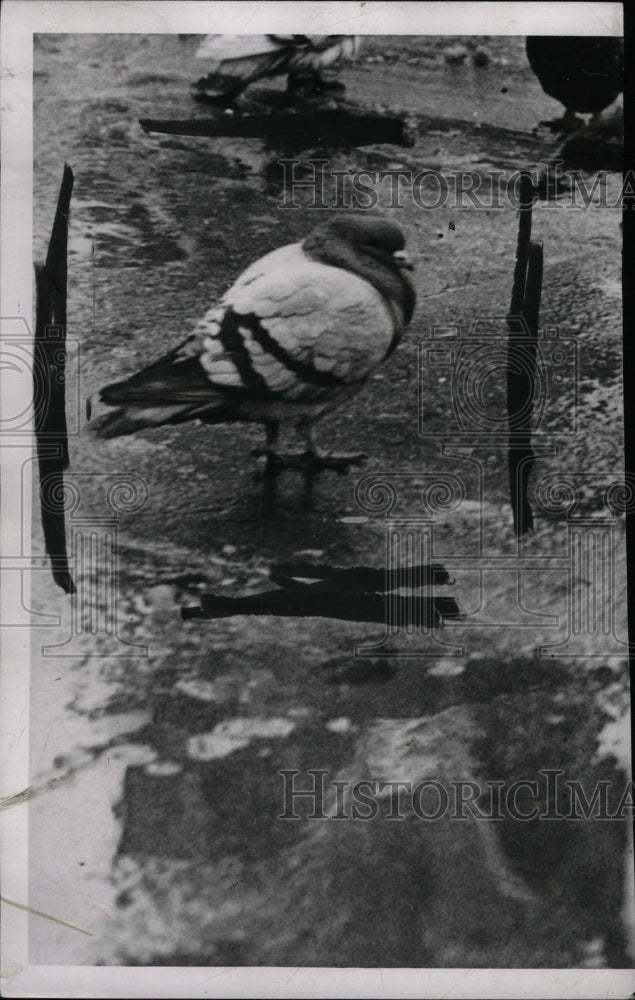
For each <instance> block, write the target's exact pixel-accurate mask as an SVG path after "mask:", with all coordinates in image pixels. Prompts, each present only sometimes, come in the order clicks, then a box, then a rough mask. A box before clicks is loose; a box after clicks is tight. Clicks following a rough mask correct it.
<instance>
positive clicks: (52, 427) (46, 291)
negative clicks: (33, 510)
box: [33, 163, 76, 594]
mask: <svg viewBox="0 0 635 1000" xmlns="http://www.w3.org/2000/svg"><path fill="white" fill-rule="evenodd" d="M73 181H74V177H73V171H72V170H71V168H70V167H69V165H68V164H67V163H66V164H64V175H63V178H62V184H61V187H60V193H59V197H58V201H57V209H56V212H55V219H54V221H53V230H52V233H51V239H50V242H49V247H48V253H47V255H46V263H45V264H36V265H35V283H36V319H35V340H34V347H33V380H34V384H33V395H34V410H35V438H36V444H37V456H38V469H39V476H40V509H41V514H42V528H43V530H44V544H45V546H46V552H47V554H48V556H49V558H50V560H51V569H52V572H53V579H54V580H55V582H56V583H57V585H58V586H59V587H61V588H62V590H63V591H64V592H65V593H66V594H74V593H75V589H76V588H75V584H74V582H73V578H72V576H71V572H70V568H69V565H68V554H67V551H66V526H65V521H64V470H65V469H67V468H68V464H69V460H68V434H67V428H66V386H65V378H66V375H65V372H66V290H67V274H68V271H67V247H68V217H69V210H70V201H71V194H72V191H73Z"/></svg>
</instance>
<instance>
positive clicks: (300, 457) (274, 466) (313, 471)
mask: <svg viewBox="0 0 635 1000" xmlns="http://www.w3.org/2000/svg"><path fill="white" fill-rule="evenodd" d="M252 454H253V455H255V456H256V457H257V458H262V457H264V458H266V459H267V464H266V467H265V476H277V475H278V473H280V472H284V471H285V470H287V469H297V471H298V472H303V473H304V475H305V476H308V477H313V476H319V475H320V473H322V472H325V471H327V470H329V471H332V472H338V473H340V475H343V474H344V473H346V472H348V471H349V469H351V467H352V466H356V465H363V464H364V462H365V461H366V458H367V457H368V456H367V455H365V454H363V453H361V452H360V453H358V454H353V455H333V454H327V455H323V454H321V453H319V452H317V451H312V450H310V449H308V450H307V451H301V452H294V453H288V454H279V453H278V452H276V451H273V450H272V449H271V448H257V449H255V450H254V451H253V452H252Z"/></svg>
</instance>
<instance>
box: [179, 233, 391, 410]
mask: <svg viewBox="0 0 635 1000" xmlns="http://www.w3.org/2000/svg"><path fill="white" fill-rule="evenodd" d="M398 326H399V318H398V317H396V316H395V314H394V312H393V311H392V310H391V309H390V307H389V306H388V304H387V303H386V301H385V300H384V299H383V297H382V296H381V295H380V293H379V292H378V291H376V289H375V288H373V286H372V285H370V284H369V283H368V282H367V281H364V280H363V279H362V278H359V277H357V276H356V275H354V274H352V273H350V272H349V271H345V270H343V269H341V268H337V267H331V266H328V265H325V264H321V263H318V262H316V261H311V260H310V259H309V258H307V257H306V255H305V254H304V252H303V250H302V247H301V245H300V244H293V245H291V246H287V247H282V248H281V249H280V250H276V251H274V252H273V253H271V254H268V255H267V256H266V257H263V258H262V259H261V260H259V261H257V262H256V263H255V264H253V265H252V266H251V267H250V268H248V269H247V270H246V271H245V272H244V273H243V275H242V276H241V277H240V278H239V279H238V281H237V282H236V283H235V284H234V285H233V287H232V288H231V289H230V290H229V292H228V293H227V294H226V295H225V297H224V299H223V300H222V302H221V303H220V304H219V306H218V307H216V308H215V309H212V310H210V311H209V313H207V314H206V316H205V317H204V318H203V319H202V320H201V321H200V322H199V324H198V326H197V329H196V332H195V337H196V338H197V344H198V351H199V360H200V363H201V365H202V367H203V368H204V369H205V371H206V373H207V376H208V378H209V381H210V383H211V384H212V385H213V386H218V387H219V388H220V387H225V388H228V387H233V388H234V389H235V390H240V389H242V390H243V391H244V392H246V393H247V394H248V395H249V396H250V397H251V398H255V397H258V398H260V399H263V398H277V399H282V400H287V401H289V402H320V401H324V400H328V399H329V398H332V397H334V396H336V395H338V394H339V393H340V392H341V391H343V390H345V389H347V388H351V387H353V386H354V385H356V384H358V383H362V382H363V381H364V380H365V379H366V378H367V377H368V375H369V374H370V373H371V372H372V371H373V369H374V368H376V367H377V365H379V364H380V363H381V362H382V361H383V360H384V358H385V357H386V356H387V354H389V353H390V350H391V349H392V346H393V345H394V340H395V335H396V332H397V328H398Z"/></svg>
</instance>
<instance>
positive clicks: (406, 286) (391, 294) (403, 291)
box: [302, 213, 415, 323]
mask: <svg viewBox="0 0 635 1000" xmlns="http://www.w3.org/2000/svg"><path fill="white" fill-rule="evenodd" d="M405 245H406V240H405V237H404V234H403V232H402V230H401V229H400V228H399V226H398V225H396V223H394V222H392V221H391V220H390V219H385V218H383V217H381V216H377V215H367V214H363V215H362V214H361V213H360V214H359V215H348V214H347V215H336V216H335V217H334V218H331V219H329V221H328V222H325V223H322V224H321V225H320V226H318V227H317V228H316V229H314V230H313V232H312V233H311V234H310V235H309V236H308V237H307V238H306V239H305V240H304V243H303V244H302V248H303V250H304V252H305V253H306V254H307V256H309V257H311V259H312V260H318V261H320V262H321V263H323V264H330V265H331V266H332V267H342V268H344V269H345V270H347V271H351V272H352V273H353V274H357V275H359V277H360V278H364V279H365V280H366V281H368V282H370V284H371V285H373V286H374V287H375V288H376V289H377V291H378V292H380V294H381V295H383V296H384V298H386V299H388V300H389V301H390V302H392V303H394V304H395V305H397V306H398V307H399V308H400V309H401V312H402V313H403V316H404V323H409V322H410V319H411V318H412V313H413V312H414V307H415V292H414V288H413V287H412V285H411V283H410V281H409V279H408V277H407V276H406V275H405V274H404V273H403V270H404V268H408V269H411V265H410V262H409V260H408V257H407V255H406V253H405V250H404V248H405Z"/></svg>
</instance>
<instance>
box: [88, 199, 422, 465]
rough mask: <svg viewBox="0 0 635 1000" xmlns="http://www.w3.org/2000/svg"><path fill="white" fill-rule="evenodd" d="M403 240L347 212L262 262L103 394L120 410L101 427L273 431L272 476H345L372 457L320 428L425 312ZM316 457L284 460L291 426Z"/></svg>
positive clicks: (392, 229)
mask: <svg viewBox="0 0 635 1000" xmlns="http://www.w3.org/2000/svg"><path fill="white" fill-rule="evenodd" d="M404 246H405V239H404V235H403V233H402V231H401V229H400V228H399V226H397V225H396V224H395V223H394V222H392V221H391V220H389V219H386V218H384V217H381V216H377V215H366V214H362V213H360V214H352V213H342V214H335V215H334V216H333V217H331V219H330V220H329V221H326V222H324V223H322V224H321V225H319V226H318V227H317V228H316V229H314V230H313V232H312V233H310V235H309V236H307V238H306V239H305V240H303V242H301V243H293V244H289V245H288V246H283V247H280V248H279V249H278V250H274V251H272V252H271V253H269V254H266V256H264V257H262V258H261V259H260V260H258V261H256V262H255V263H254V264H252V265H251V266H250V267H248V268H247V270H246V271H244V272H243V274H242V275H241V276H240V277H239V278H238V279H237V281H236V282H235V283H234V284H233V285H232V287H231V288H230V289H229V291H228V292H226V294H225V295H224V296H223V298H222V299H221V300H220V301H219V302H218V303H217V304H215V305H213V306H212V307H211V308H210V309H209V310H208V311H207V312H206V313H205V315H204V316H203V317H202V318H201V319H200V320H199V321H198V323H197V324H196V325H195V327H194V329H193V331H192V333H191V335H190V336H189V337H188V338H187V340H185V341H184V342H183V343H181V344H180V346H178V347H176V348H175V349H174V350H172V351H170V352H169V353H168V354H166V355H165V356H164V357H162V358H160V359H159V360H158V361H155V362H154V363H153V364H151V365H149V367H147V368H144V369H143V370H142V371H140V372H138V373H137V374H136V375H133V376H132V377H131V378H128V379H126V380H125V381H123V382H116V383H115V384H113V385H109V386H106V387H105V388H104V389H102V390H101V392H100V394H99V396H100V399H101V401H102V402H103V403H106V404H107V405H108V406H112V407H116V409H115V410H114V411H113V412H111V413H106V414H105V415H104V416H102V417H100V418H99V419H98V420H97V421H95V423H94V424H93V425H92V427H93V429H94V431H95V432H96V433H97V435H98V436H99V437H103V438H112V437H119V436H121V435H125V434H132V433H134V432H135V431H139V430H143V429H145V428H150V427H158V426H161V425H164V424H180V423H184V422H186V421H190V420H200V421H203V422H204V423H208V424H221V423H232V422H237V421H247V422H255V423H261V424H264V426H265V428H266V432H267V447H266V449H264V450H263V451H261V452H260V454H263V455H266V456H267V459H268V469H269V471H278V470H279V469H280V468H285V467H293V468H300V469H302V470H303V471H305V472H307V473H308V472H318V471H321V470H322V469H335V470H337V471H346V469H348V467H349V466H350V465H353V464H359V463H360V462H361V461H362V460H363V458H364V456H363V455H345V456H334V455H330V454H326V455H325V454H321V453H320V452H319V451H318V448H317V446H316V444H315V441H314V439H313V425H314V423H315V421H316V420H318V419H319V418H320V417H321V416H322V415H323V414H324V413H326V412H328V411H329V410H330V409H331V408H332V407H334V406H336V405H338V404H339V403H341V402H342V401H343V400H345V399H346V398H348V397H350V396H351V395H352V394H354V393H355V392H357V391H358V390H359V389H361V388H362V387H363V385H364V384H365V382H366V381H367V379H368V378H369V376H370V375H371V374H372V373H373V372H374V371H375V370H376V369H377V367H378V366H379V365H381V364H382V363H383V362H384V361H385V360H386V358H388V357H389V355H390V354H391V353H392V352H393V351H394V349H395V348H396V347H397V345H398V343H399V341H400V340H401V337H402V335H403V332H404V329H405V327H406V326H407V325H408V323H409V322H410V319H411V317H412V314H413V311H414V306H415V292H414V289H413V287H412V284H411V283H410V280H409V278H408V277H407V275H406V274H404V268H410V264H409V261H408V258H407V255H406V254H405V252H404ZM281 422H282V423H283V424H291V425H292V426H293V427H295V428H296V429H297V430H298V431H299V432H300V433H301V434H302V435H303V437H304V439H305V441H306V443H307V446H308V451H306V452H303V453H302V454H300V455H298V454H295V455H290V456H284V455H278V454H277V453H276V452H275V451H274V450H273V449H274V445H275V443H276V440H277V434H278V427H279V424H280V423H281Z"/></svg>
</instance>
